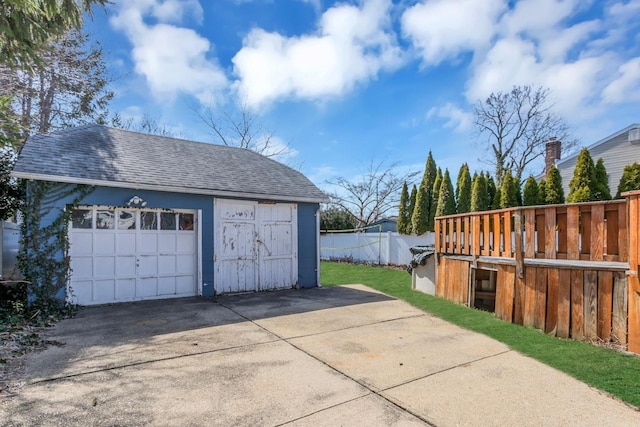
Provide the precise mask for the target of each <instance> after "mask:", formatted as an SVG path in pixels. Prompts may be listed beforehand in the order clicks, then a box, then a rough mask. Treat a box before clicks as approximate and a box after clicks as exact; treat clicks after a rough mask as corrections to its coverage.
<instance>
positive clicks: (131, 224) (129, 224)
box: [118, 211, 136, 230]
mask: <svg viewBox="0 0 640 427" xmlns="http://www.w3.org/2000/svg"><path fill="white" fill-rule="evenodd" d="M135 229H136V213H135V212H131V211H120V212H119V213H118V230H135Z"/></svg>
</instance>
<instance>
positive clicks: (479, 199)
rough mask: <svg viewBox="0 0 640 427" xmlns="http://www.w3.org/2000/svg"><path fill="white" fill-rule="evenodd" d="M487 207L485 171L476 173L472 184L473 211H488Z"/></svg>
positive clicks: (487, 196)
mask: <svg viewBox="0 0 640 427" xmlns="http://www.w3.org/2000/svg"><path fill="white" fill-rule="evenodd" d="M487 209H489V195H488V194H487V181H486V179H485V177H484V174H483V173H480V175H477V174H476V175H475V177H474V179H473V184H472V185H471V212H479V211H486V210H487Z"/></svg>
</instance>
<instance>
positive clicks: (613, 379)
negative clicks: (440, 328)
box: [321, 262, 640, 407]
mask: <svg viewBox="0 0 640 427" xmlns="http://www.w3.org/2000/svg"><path fill="white" fill-rule="evenodd" d="M321 283H322V285H323V286H335V285H347V284H363V285H367V286H369V287H371V288H373V289H376V290H378V291H380V292H383V293H385V294H387V295H390V296H392V297H395V298H398V299H401V300H403V301H406V302H408V303H409V304H411V305H413V306H415V307H417V308H419V309H421V310H424V311H426V312H428V313H431V314H433V315H435V316H437V317H439V318H441V319H443V320H446V321H448V322H451V323H453V324H455V325H458V326H461V327H463V328H465V329H468V330H471V331H474V332H479V333H481V334H484V335H487V336H489V337H491V338H494V339H496V340H498V341H501V342H503V343H504V344H506V345H508V346H509V347H511V348H512V349H514V350H517V351H519V352H520V353H522V354H525V355H527V356H530V357H532V358H534V359H536V360H538V361H540V362H542V363H544V364H546V365H548V366H551V367H553V368H555V369H558V370H560V371H562V372H565V373H566V374H568V375H571V376H572V377H574V378H576V379H578V380H580V381H582V382H584V383H586V384H589V385H591V386H593V387H595V388H597V389H600V390H602V391H605V392H607V393H609V394H611V395H613V396H616V397H618V398H619V399H621V400H623V401H625V402H627V403H630V404H631V405H634V406H636V407H640V357H638V356H634V355H629V354H624V353H620V352H618V351H615V350H612V349H607V348H604V347H598V346H595V345H592V344H589V343H586V342H580V341H571V340H565V339H560V338H556V337H553V336H549V335H546V334H544V333H543V332H542V331H539V330H537V329H532V328H525V327H523V326H519V325H515V324H512V323H507V322H503V321H501V320H499V319H497V318H495V317H494V315H493V313H488V312H484V311H480V310H474V309H470V308H468V307H464V306H460V305H457V304H454V303H452V302H449V301H446V300H444V299H441V298H437V297H433V296H431V295H427V294H424V293H422V292H418V291H414V290H412V289H411V276H410V275H408V274H407V273H406V272H405V271H402V270H394V269H390V268H384V267H377V266H368V265H355V264H346V263H338V262H322V270H321Z"/></svg>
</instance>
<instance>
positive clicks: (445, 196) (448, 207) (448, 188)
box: [436, 169, 456, 216]
mask: <svg viewBox="0 0 640 427" xmlns="http://www.w3.org/2000/svg"><path fill="white" fill-rule="evenodd" d="M455 213H456V201H455V193H454V191H453V184H452V183H451V177H450V176H449V169H445V171H444V176H443V177H442V184H441V185H440V191H439V192H438V205H437V207H436V216H445V215H453V214H455Z"/></svg>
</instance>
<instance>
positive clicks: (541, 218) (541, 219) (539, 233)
mask: <svg viewBox="0 0 640 427" xmlns="http://www.w3.org/2000/svg"><path fill="white" fill-rule="evenodd" d="M545 229H546V220H545V215H544V209H539V210H536V238H537V240H538V245H537V248H536V253H539V254H544V250H545V247H546V242H545V237H546V233H545Z"/></svg>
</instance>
